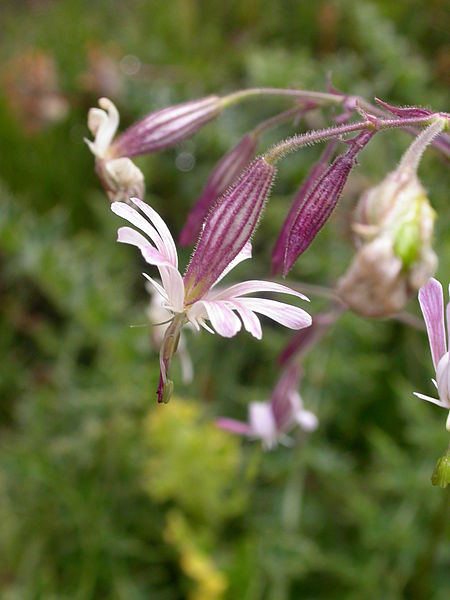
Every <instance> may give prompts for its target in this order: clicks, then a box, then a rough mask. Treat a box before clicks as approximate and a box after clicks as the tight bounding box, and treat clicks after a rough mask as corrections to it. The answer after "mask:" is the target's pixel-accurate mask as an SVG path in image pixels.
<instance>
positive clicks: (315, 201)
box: [283, 131, 374, 277]
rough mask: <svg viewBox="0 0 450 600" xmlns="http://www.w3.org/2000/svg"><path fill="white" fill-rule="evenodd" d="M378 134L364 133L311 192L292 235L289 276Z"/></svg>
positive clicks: (286, 261) (288, 251)
mask: <svg viewBox="0 0 450 600" xmlns="http://www.w3.org/2000/svg"><path fill="white" fill-rule="evenodd" d="M373 134H374V132H373V131H363V132H362V133H360V134H359V135H358V136H356V138H354V139H353V140H351V141H350V142H348V143H349V146H350V147H349V149H348V150H347V152H345V153H344V154H341V156H338V158H337V159H336V160H335V161H334V162H333V164H332V165H331V166H329V167H328V169H327V170H326V171H325V172H324V173H323V174H322V176H321V177H319V179H317V181H316V182H315V184H314V185H313V186H312V187H311V188H310V189H309V191H308V193H307V194H306V197H305V199H304V202H303V204H302V206H301V207H300V209H299V211H298V213H297V215H296V217H295V220H294V223H293V225H292V227H291V230H290V232H289V236H288V239H287V243H286V252H285V257H284V268H283V275H284V276H285V277H286V275H287V273H288V272H289V271H290V270H291V268H292V266H293V265H294V263H295V261H296V260H297V258H298V257H299V256H300V255H301V254H302V253H303V252H304V251H305V250H306V249H307V248H308V247H309V245H310V244H311V242H312V241H313V239H314V238H315V237H316V235H317V234H318V233H319V231H320V230H321V229H322V227H323V226H324V225H325V223H326V221H327V219H328V217H329V216H330V215H331V213H332V211H333V210H334V208H335V206H336V204H337V201H338V200H339V197H340V195H341V192H342V189H343V187H344V185H345V183H346V181H347V178H348V176H349V175H350V171H351V170H352V168H353V166H354V164H355V159H356V155H357V154H358V153H359V152H360V151H361V150H362V149H363V148H364V146H365V145H366V144H367V143H368V142H369V141H370V139H371V138H372V136H373Z"/></svg>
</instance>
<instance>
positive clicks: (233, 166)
mask: <svg viewBox="0 0 450 600" xmlns="http://www.w3.org/2000/svg"><path fill="white" fill-rule="evenodd" d="M257 146H258V136H257V135H255V134H254V133H248V134H247V135H246V136H244V137H243V138H242V140H241V141H240V142H239V143H238V144H237V145H236V146H234V148H232V149H231V150H230V151H229V152H227V154H225V156H223V157H222V158H221V160H220V161H219V162H218V163H217V165H216V166H215V168H214V169H213V171H212V173H211V175H210V177H209V179H208V181H207V182H206V185H205V187H204V189H203V192H202V195H201V196H200V198H199V199H198V200H197V202H196V203H195V205H194V206H193V207H192V209H191V211H190V213H189V215H188V217H187V220H186V223H185V225H184V227H183V229H182V230H181V233H180V238H179V242H180V245H181V246H189V245H190V244H193V243H194V242H195V240H196V239H197V238H198V235H199V233H200V230H201V227H202V223H203V221H204V219H205V217H206V215H207V214H208V211H209V210H210V208H212V206H214V203H215V202H216V200H217V199H218V198H219V197H220V196H221V195H222V194H223V193H224V192H225V191H226V190H227V188H229V187H230V186H231V185H232V184H233V183H234V181H235V180H236V179H237V178H238V176H239V175H240V173H241V172H242V171H243V170H244V169H245V167H246V166H247V165H248V164H249V162H250V161H251V160H252V158H253V156H254V154H255V152H256V148H257Z"/></svg>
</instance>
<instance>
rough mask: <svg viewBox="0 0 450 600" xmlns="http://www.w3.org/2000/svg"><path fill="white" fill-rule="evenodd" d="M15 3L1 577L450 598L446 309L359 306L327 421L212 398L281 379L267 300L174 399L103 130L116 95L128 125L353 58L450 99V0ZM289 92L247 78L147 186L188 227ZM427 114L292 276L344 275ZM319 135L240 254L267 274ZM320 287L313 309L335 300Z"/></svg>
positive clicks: (308, 380)
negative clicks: (434, 395) (440, 314)
mask: <svg viewBox="0 0 450 600" xmlns="http://www.w3.org/2000/svg"><path fill="white" fill-rule="evenodd" d="M1 11H2V15H1V20H0V58H1V66H0V81H1V88H0V347H1V349H2V352H1V361H0V523H1V527H0V594H1V597H2V598H5V599H6V600H23V599H25V600H28V599H30V600H31V599H33V600H34V599H37V598H42V599H46V600H47V599H55V600H56V599H61V600H62V599H65V598H77V599H80V600H85V599H91V598H120V599H126V600H129V599H130V600H134V599H137V600H138V599H139V600H140V599H141V598H142V599H143V598H152V599H156V600H158V599H161V600H165V599H167V600H170V599H173V600H177V599H181V598H191V599H195V600H215V599H216V598H217V599H219V598H229V599H233V600H234V599H237V598H239V599H240V598H242V599H245V600H284V599H290V598H292V599H297V598H327V599H335V600H340V599H344V598H345V599H346V600H347V599H355V600H356V599H358V600H359V599H361V598H364V599H372V598H373V599H380V598H383V599H386V600H390V599H399V598H415V599H417V600H419V599H420V600H422V599H424V598H427V599H428V598H432V599H436V600H441V599H444V598H447V597H448V596H449V593H450V578H449V571H448V569H446V566H448V555H449V544H448V515H446V510H447V503H448V489H447V490H442V489H440V488H437V487H432V486H431V483H430V477H431V474H432V472H433V468H434V464H435V462H436V460H437V458H438V457H439V456H441V455H442V454H444V453H445V450H446V445H447V442H448V439H447V436H446V433H445V429H444V419H445V417H444V415H443V413H442V411H440V410H439V409H436V408H435V407H432V406H428V405H426V404H425V403H422V402H420V401H418V400H417V399H416V398H414V397H413V396H412V391H413V390H421V391H424V392H426V391H427V389H428V388H429V389H430V390H431V384H430V383H428V382H429V379H430V376H431V374H432V366H431V360H430V357H429V352H428V347H427V341H426V338H425V335H424V333H423V332H422V331H417V330H415V329H413V328H410V327H407V326H406V325H404V324H401V323H399V322H395V321H382V322H374V321H368V320H364V319H361V318H359V317H357V316H356V315H353V314H347V315H345V316H344V317H343V318H342V319H341V320H340V321H339V322H338V323H337V324H336V326H335V327H334V328H333V329H332V330H331V331H330V333H329V334H328V335H327V337H326V338H325V339H324V340H323V341H322V342H321V343H319V345H318V346H317V347H316V348H314V349H313V350H312V351H311V352H310V353H309V354H308V355H307V357H306V358H305V364H304V378H303V383H302V394H303V397H304V399H305V402H306V404H307V406H308V407H311V408H313V409H314V410H315V411H316V412H317V413H318V414H319V417H320V422H321V424H320V428H319V430H318V431H317V432H315V433H314V434H313V435H311V436H310V437H309V438H308V439H306V438H302V437H300V438H299V439H298V440H297V444H296V445H295V447H294V448H291V449H286V448H279V449H277V450H276V451H275V452H273V453H270V454H263V453H262V452H261V450H260V448H259V447H257V446H256V445H255V444H250V443H244V442H241V441H240V440H237V439H235V438H232V437H231V436H228V435H227V434H225V433H223V432H221V431H217V430H216V429H215V428H214V425H213V423H212V420H213V419H214V416H217V415H227V416H235V417H238V418H244V417H245V414H246V406H247V404H248V402H249V401H251V400H257V399H259V400H261V399H265V398H267V397H268V396H269V394H270V389H271V387H272V385H273V384H274V382H275V380H276V378H277V372H278V367H277V364H276V355H277V353H278V352H279V351H280V350H281V349H282V348H283V346H284V345H285V344H286V342H287V340H288V339H289V335H288V333H287V332H285V331H281V330H280V329H277V328H276V327H273V326H272V325H271V324H270V323H265V324H264V325H265V331H264V338H263V340H262V341H261V342H256V341H255V340H253V339H251V338H250V336H247V335H245V334H244V333H242V334H240V335H239V337H238V338H237V339H235V340H231V341H230V340H223V339H219V338H218V336H208V335H207V334H204V335H202V336H201V339H200V338H199V337H196V336H189V334H188V340H187V343H188V345H189V348H190V351H191V354H192V356H193V360H194V368H195V374H196V375H195V380H194V382H193V383H192V384H191V385H190V386H183V385H182V384H181V381H180V377H175V375H176V374H174V379H175V380H176V382H177V383H176V385H177V394H178V396H179V398H178V399H177V400H176V401H174V402H173V405H172V403H171V404H170V405H169V406H168V407H162V408H161V407H157V406H155V402H154V400H155V396H154V390H155V389H156V384H157V377H158V360H157V357H156V355H155V353H154V351H153V350H152V349H151V346H150V335H149V331H148V329H142V328H136V329H130V328H129V325H130V324H136V323H142V322H144V321H145V319H146V308H147V297H146V293H145V291H144V286H143V282H142V279H141V276H140V272H141V270H142V261H141V260H140V258H139V257H138V256H137V254H136V253H135V252H134V251H133V249H127V248H125V247H118V245H117V244H116V243H115V230H116V228H117V225H118V223H117V219H116V218H115V217H114V216H113V215H112V214H110V211H109V209H108V201H107V199H106V197H105V196H104V194H103V192H102V190H101V188H100V184H99V182H98V181H97V180H96V177H95V175H94V172H93V159H92V156H91V155H90V153H89V151H88V150H87V148H86V146H85V145H84V144H83V136H86V135H88V131H87V128H86V126H85V123H86V113H87V110H88V108H89V107H90V106H94V105H95V104H96V101H97V98H98V97H99V96H101V95H109V96H110V97H111V98H112V99H113V100H114V101H115V102H116V103H117V105H118V106H119V108H120V111H121V115H122V120H123V126H125V125H126V124H128V123H130V122H131V121H132V120H134V119H135V118H137V117H139V116H142V115H143V114H145V113H147V112H149V111H151V110H153V109H155V108H157V107H161V106H164V105H167V104H169V103H173V102H178V101H184V100H189V99H192V98H195V97H198V96H201V95H204V94H206V93H210V92H214V93H224V92H226V91H230V90H235V89H238V88H239V87H243V86H245V87H249V86H255V85H270V86H293V85H295V86H301V87H305V88H312V89H323V87H324V81H325V75H326V73H327V72H328V71H330V70H331V71H332V73H333V82H334V84H335V85H336V86H338V87H339V88H341V89H344V90H346V91H348V92H349V93H358V94H362V95H364V96H366V97H367V98H372V97H373V96H375V95H377V96H379V97H382V98H383V99H386V100H388V101H390V102H393V103H398V104H402V103H404V104H413V103H418V104H423V105H426V106H432V107H433V108H436V109H444V110H445V108H446V106H445V103H446V101H447V100H448V96H447V95H446V89H445V83H446V80H445V77H446V76H447V77H448V72H449V69H448V66H449V62H450V53H449V45H448V36H447V35H446V32H447V31H448V20H447V22H446V20H445V19H446V17H447V18H448V11H447V8H446V3H445V2H444V1H442V0H431V1H430V2H427V3H423V2H419V1H416V0H405V1H404V2H397V3H392V2H388V1H387V0H378V1H372V2H359V1H358V0H320V1H317V2H296V1H292V0H283V1H282V2H270V3H269V2H266V1H264V0H239V1H234V0H232V1H230V2H211V0H172V1H171V2H166V3H161V2H160V1H159V0H129V1H128V2H119V1H109V0H108V1H106V0H98V1H97V2H95V3H94V2H87V1H86V0H33V1H32V0H29V1H25V0H22V1H20V2H19V1H17V0H16V1H12V0H10V1H5V2H3V3H2V8H1ZM285 106H286V104H285V102H283V101H281V100H276V99H268V100H266V101H264V102H263V101H258V102H254V101H253V102H251V101H248V103H247V104H245V105H244V104H243V105H241V106H239V107H235V108H233V109H230V110H229V111H227V112H226V113H225V114H224V115H223V116H222V117H221V118H220V119H219V120H218V121H217V122H215V123H213V124H211V125H209V126H208V127H207V128H205V129H204V130H203V131H201V132H200V133H199V134H198V135H196V136H195V137H194V138H193V139H192V140H188V141H186V142H185V143H184V144H182V145H181V147H180V148H177V149H174V150H171V151H167V152H164V153H161V154H159V155H155V156H151V157H146V158H142V159H139V166H140V167H141V168H142V170H143V171H144V173H145V176H146V181H147V186H148V190H149V192H148V193H147V200H148V201H149V202H151V204H152V205H153V206H154V207H155V208H156V209H157V210H158V211H159V212H160V213H161V214H162V215H163V217H164V219H165V220H166V221H167V222H168V224H169V226H170V227H171V229H172V230H173V231H174V233H177V232H179V230H180V228H181V226H182V224H183V222H184V219H185V216H186V213H187V210H188V207H189V206H191V205H192V203H193V202H194V200H195V198H196V197H197V196H198V194H199V193H200V191H201V188H202V185H203V183H204V181H205V179H206V177H207V175H208V173H209V171H210V170H211V169H212V168H213V166H214V163H215V162H216V161H217V159H218V158H219V157H220V156H221V155H222V154H223V153H224V152H225V151H226V150H227V149H228V148H229V147H230V145H231V144H232V143H234V142H236V141H237V140H238V139H239V137H240V136H241V135H242V134H243V133H244V132H245V131H247V130H248V129H250V128H251V127H252V126H254V125H255V124H256V123H257V122H258V121H260V120H261V119H263V118H266V117H267V116H270V115H271V114H273V113H274V111H278V110H281V109H283V108H284V107H285ZM290 131H292V128H289V127H280V128H279V129H278V130H277V131H276V132H272V133H270V134H267V136H266V137H265V138H264V141H263V143H264V145H269V144H270V143H271V142H273V141H274V140H276V139H279V138H280V137H281V136H283V135H288V133H289V132H290ZM410 139H411V138H409V137H408V136H407V135H406V134H404V133H401V132H386V133H383V134H382V135H380V136H379V139H378V138H377V139H375V140H374V142H373V143H372V144H371V145H370V147H369V148H368V149H367V150H366V151H365V152H364V153H363V155H362V156H361V161H360V162H361V166H360V168H359V169H358V170H357V171H356V172H355V174H354V176H353V178H352V181H351V182H350V184H349V185H348V186H347V192H346V194H345V195H344V197H343V199H342V202H341V204H340V207H339V209H338V210H337V211H336V213H335V215H334V218H333V220H332V221H331V222H330V223H329V224H328V225H327V227H326V228H325V230H324V231H323V232H322V233H321V234H320V236H319V238H318V239H317V240H316V241H315V242H314V245H313V246H312V247H311V249H310V250H309V251H308V252H307V253H306V254H305V255H304V256H303V257H302V259H301V260H300V261H299V262H298V263H297V265H296V267H295V269H294V271H293V273H292V279H293V280H295V279H297V280H298V281H304V282H308V283H313V284H320V285H324V286H331V285H332V284H333V282H334V281H335V280H336V278H337V277H339V276H340V275H341V274H342V273H343V272H344V270H345V268H346V266H347V265H348V263H349V261H350V259H351V255H352V246H351V236H350V232H349V229H348V215H349V212H350V210H351V208H352V206H353V205H354V202H355V201H356V199H357V196H358V194H359V193H360V192H361V190H362V189H364V188H365V187H367V186H368V185H373V184H374V183H376V182H378V181H379V180H380V179H381V178H382V177H383V176H384V175H385V174H386V173H387V172H388V171H389V170H392V169H393V168H394V166H395V165H396V163H397V161H398V159H399V157H400V155H401V152H402V151H403V149H404V148H405V147H406V145H407V144H408V142H409V141H410ZM180 151H186V152H189V153H191V154H193V156H194V157H195V166H194V168H193V169H192V170H191V171H190V172H187V173H185V172H182V171H180V170H178V169H177V167H176V157H177V153H179V152H180ZM318 151H319V149H316V148H312V149H305V150H304V151H303V152H302V153H299V154H296V155H295V156H291V157H289V159H287V160H286V162H285V163H283V164H282V165H281V168H280V174H279V177H278V182H277V185H276V187H275V189H274V192H273V196H272V199H271V201H270V203H269V206H268V207H267V210H266V214H265V217H264V219H263V221H262V224H261V227H260V229H259V232H258V233H257V235H256V237H255V240H254V255H255V260H253V261H249V263H250V264H243V265H241V266H240V267H239V269H240V275H241V276H242V277H243V278H245V277H247V278H249V277H251V278H255V277H267V275H268V270H269V257H270V251H271V247H272V244H273V242H274V240H275V236H276V234H277V232H278V230H279V228H280V226H281V224H282V222H283V218H284V215H285V212H286V210H287V208H288V205H289V200H290V198H291V197H292V194H293V193H294V190H295V188H296V186H297V185H298V184H299V183H300V182H301V180H302V178H303V177H304V176H305V175H306V174H307V172H308V169H309V168H310V166H311V164H312V162H313V160H314V158H315V157H316V156H317V155H318ZM446 169H447V166H446V165H445V164H444V162H443V161H441V160H440V159H439V158H438V156H437V155H436V154H435V153H433V152H432V151H430V152H428V153H427V156H426V157H425V159H424V161H423V165H422V166H421V170H420V174H421V176H422V179H423V182H424V185H425V186H426V188H427V190H428V192H429V197H430V199H431V201H432V203H433V206H434V208H435V210H436V211H437V213H438V220H437V227H436V249H437V252H438V254H439V257H440V267H439V273H438V276H439V277H440V278H441V279H442V280H443V282H444V283H445V282H447V281H448V273H449V267H450V239H449V237H448V216H449V211H448V205H447V198H446V180H445V177H446V172H447V171H446ZM188 257H189V253H188V252H187V251H186V252H184V253H181V262H183V261H184V263H185V262H186V261H187V260H188ZM311 304H312V306H311V312H312V313H313V314H314V313H315V312H317V311H319V310H320V309H321V308H323V307H324V306H325V304H326V302H325V301H324V300H323V299H320V298H315V297H314V298H313V302H312V303H311ZM409 308H410V310H411V311H413V312H416V313H417V307H416V303H415V302H414V301H412V302H411V306H410V307H409ZM175 368H176V365H175ZM181 397H182V398H183V399H181ZM189 398H195V400H189Z"/></svg>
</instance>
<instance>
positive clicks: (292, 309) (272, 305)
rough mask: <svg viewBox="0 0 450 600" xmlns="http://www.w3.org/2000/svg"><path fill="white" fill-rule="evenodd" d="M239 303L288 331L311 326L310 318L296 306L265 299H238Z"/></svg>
mask: <svg viewBox="0 0 450 600" xmlns="http://www.w3.org/2000/svg"><path fill="white" fill-rule="evenodd" d="M239 302H240V303H241V304H243V305H244V306H246V307H247V308H248V309H250V310H253V311H254V312H257V313H260V314H262V315H265V316H266V317H269V318H270V319H273V320H274V321H276V322H277V323H280V324H281V325H284V326H285V327H289V328H290V329H302V328H303V327H309V326H310V325H311V322H312V319H311V316H310V315H309V314H308V313H307V312H306V311H304V310H303V309H301V308H298V307H297V306H291V305H290V304H285V303H284V302H277V301H276V300H267V299H265V298H240V299H239Z"/></svg>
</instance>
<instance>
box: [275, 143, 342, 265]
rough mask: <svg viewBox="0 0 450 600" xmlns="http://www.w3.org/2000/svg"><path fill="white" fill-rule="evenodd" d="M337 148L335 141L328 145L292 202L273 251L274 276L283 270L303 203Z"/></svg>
mask: <svg viewBox="0 0 450 600" xmlns="http://www.w3.org/2000/svg"><path fill="white" fill-rule="evenodd" d="M335 147H336V142H335V141H334V140H332V141H331V142H329V143H328V145H327V146H326V148H325V150H324V151H323V153H322V156H321V157H320V159H319V160H318V161H317V163H316V164H315V165H314V166H313V168H312V169H311V171H310V172H309V175H308V177H307V178H306V179H305V181H304V182H303V183H302V185H301V186H300V188H299V190H298V192H297V194H296V195H295V198H294V200H293V202H292V206H291V208H290V210H289V212H288V215H287V217H286V220H285V222H284V224H283V227H282V229H281V231H280V234H279V236H278V239H277V241H276V242H275V246H274V249H273V251H272V275H277V274H278V273H281V271H282V270H283V264H284V256H285V254H286V244H287V241H288V238H289V234H290V231H291V228H292V225H293V224H294V221H295V218H296V216H297V214H298V212H299V210H300V209H301V207H302V206H303V203H304V202H305V200H306V198H307V196H308V194H309V192H310V190H311V188H312V187H313V185H314V184H315V183H316V181H317V180H318V179H319V178H320V177H321V176H322V175H323V174H324V173H325V171H326V170H327V167H328V163H329V162H330V159H331V156H332V155H333V152H334V149H335Z"/></svg>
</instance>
